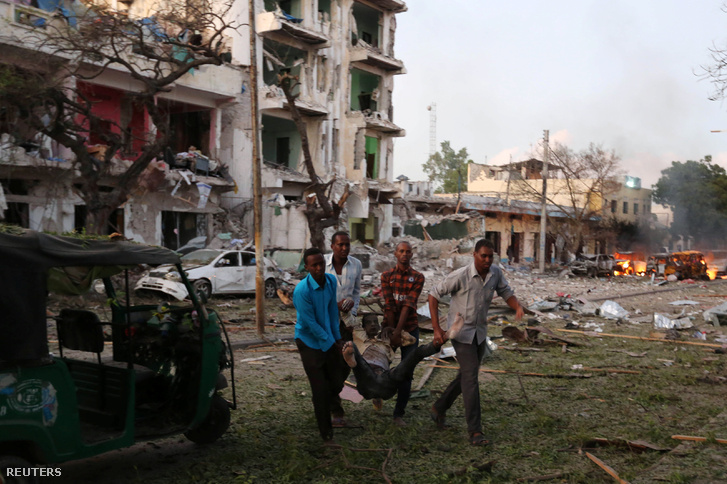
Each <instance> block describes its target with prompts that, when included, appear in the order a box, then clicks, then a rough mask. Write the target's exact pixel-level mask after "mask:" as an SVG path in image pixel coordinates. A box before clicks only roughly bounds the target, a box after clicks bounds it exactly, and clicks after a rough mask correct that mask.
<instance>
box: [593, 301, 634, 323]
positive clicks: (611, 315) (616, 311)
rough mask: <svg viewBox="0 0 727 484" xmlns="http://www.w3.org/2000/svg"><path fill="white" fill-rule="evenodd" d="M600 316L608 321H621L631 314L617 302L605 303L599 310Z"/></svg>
mask: <svg viewBox="0 0 727 484" xmlns="http://www.w3.org/2000/svg"><path fill="white" fill-rule="evenodd" d="M598 314H599V315H600V316H601V317H603V318H606V319H621V318H628V317H629V312H628V311H626V310H625V309H624V308H622V307H621V305H620V304H619V303H617V302H615V301H604V302H603V304H601V307H600V308H598Z"/></svg>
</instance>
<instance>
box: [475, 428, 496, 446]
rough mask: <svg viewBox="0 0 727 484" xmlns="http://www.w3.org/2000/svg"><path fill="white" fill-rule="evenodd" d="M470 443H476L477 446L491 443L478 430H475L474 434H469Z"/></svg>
mask: <svg viewBox="0 0 727 484" xmlns="http://www.w3.org/2000/svg"><path fill="white" fill-rule="evenodd" d="M470 444H471V445H477V446H482V447H484V446H486V445H490V444H492V442H491V441H489V440H487V439H486V438H485V436H484V435H482V433H480V432H475V433H474V434H472V435H470Z"/></svg>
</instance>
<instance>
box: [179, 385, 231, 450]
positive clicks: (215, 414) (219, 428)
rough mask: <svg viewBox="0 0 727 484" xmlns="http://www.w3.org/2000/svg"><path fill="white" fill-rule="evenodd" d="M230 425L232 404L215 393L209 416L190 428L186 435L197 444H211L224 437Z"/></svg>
mask: <svg viewBox="0 0 727 484" xmlns="http://www.w3.org/2000/svg"><path fill="white" fill-rule="evenodd" d="M229 426H230V405H229V404H228V403H227V400H225V399H224V398H222V397H221V396H219V395H217V394H215V395H213V396H212V401H211V402H210V411H209V413H208V414H207V417H205V419H204V420H203V421H202V422H201V423H200V424H199V425H198V426H197V427H195V428H193V429H189V430H187V431H186V432H185V433H184V436H185V437H187V438H188V439H189V440H191V441H192V442H194V443H195V444H211V443H212V442H214V441H215V440H217V439H219V438H220V437H222V434H224V433H225V432H226V431H227V428H228V427H229Z"/></svg>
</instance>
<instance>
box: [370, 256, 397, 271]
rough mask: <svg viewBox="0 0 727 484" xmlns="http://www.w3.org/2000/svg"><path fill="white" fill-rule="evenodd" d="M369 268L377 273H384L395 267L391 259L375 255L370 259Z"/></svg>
mask: <svg viewBox="0 0 727 484" xmlns="http://www.w3.org/2000/svg"><path fill="white" fill-rule="evenodd" d="M370 266H371V267H373V269H374V270H375V271H377V272H386V271H388V270H390V269H393V268H394V267H395V266H396V261H395V260H394V259H393V258H391V257H382V256H380V255H375V256H373V257H372V258H371V264H370Z"/></svg>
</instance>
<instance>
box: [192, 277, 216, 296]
mask: <svg viewBox="0 0 727 484" xmlns="http://www.w3.org/2000/svg"><path fill="white" fill-rule="evenodd" d="M192 287H193V288H194V290H195V291H196V292H197V294H202V295H204V297H206V298H207V299H209V298H210V296H212V284H210V281H208V280H207V279H199V280H197V281H194V284H192Z"/></svg>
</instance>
